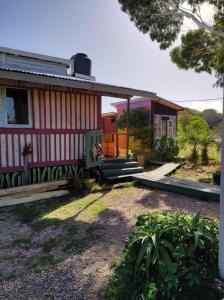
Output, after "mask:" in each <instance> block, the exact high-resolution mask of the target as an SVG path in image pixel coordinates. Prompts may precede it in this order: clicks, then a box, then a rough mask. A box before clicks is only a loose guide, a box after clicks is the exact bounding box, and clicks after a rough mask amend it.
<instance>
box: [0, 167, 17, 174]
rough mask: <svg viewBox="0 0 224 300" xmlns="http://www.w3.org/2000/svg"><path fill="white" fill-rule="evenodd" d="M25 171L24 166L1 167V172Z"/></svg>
mask: <svg viewBox="0 0 224 300" xmlns="http://www.w3.org/2000/svg"><path fill="white" fill-rule="evenodd" d="M12 172H23V167H7V168H5V167H0V173H12Z"/></svg>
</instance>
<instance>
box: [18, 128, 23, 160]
mask: <svg viewBox="0 0 224 300" xmlns="http://www.w3.org/2000/svg"><path fill="white" fill-rule="evenodd" d="M18 142H19V165H20V166H21V164H22V162H21V152H20V149H21V139H20V134H18Z"/></svg>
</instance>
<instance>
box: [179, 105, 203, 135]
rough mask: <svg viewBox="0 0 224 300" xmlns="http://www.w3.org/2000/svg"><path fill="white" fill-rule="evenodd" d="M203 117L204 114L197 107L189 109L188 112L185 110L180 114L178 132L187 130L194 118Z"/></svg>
mask: <svg viewBox="0 0 224 300" xmlns="http://www.w3.org/2000/svg"><path fill="white" fill-rule="evenodd" d="M197 117H199V118H202V117H203V115H202V113H201V112H200V111H198V110H196V109H190V108H189V109H188V110H187V112H184V113H182V114H180V115H179V116H178V124H177V127H178V132H179V133H181V132H182V131H186V129H187V126H188V125H189V124H190V123H191V121H192V120H193V119H194V118H197Z"/></svg>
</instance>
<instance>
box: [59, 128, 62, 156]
mask: <svg viewBox="0 0 224 300" xmlns="http://www.w3.org/2000/svg"><path fill="white" fill-rule="evenodd" d="M61 148H62V147H61V134H60V135H59V159H60V161H62V158H61V154H62V149H61Z"/></svg>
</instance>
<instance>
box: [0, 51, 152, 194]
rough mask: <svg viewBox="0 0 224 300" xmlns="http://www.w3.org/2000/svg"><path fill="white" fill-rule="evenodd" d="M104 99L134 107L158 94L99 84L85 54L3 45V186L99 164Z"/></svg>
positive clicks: (0, 167) (0, 156)
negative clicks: (56, 53) (44, 52)
mask: <svg viewBox="0 0 224 300" xmlns="http://www.w3.org/2000/svg"><path fill="white" fill-rule="evenodd" d="M103 96H107V97H108V96H110V97H113V98H114V97H116V98H118V99H126V101H127V103H128V104H129V103H130V98H131V97H133V96H139V97H155V96H156V94H155V93H152V92H148V91H142V90H136V89H132V88H126V87H121V86H114V85H111V84H104V83H100V82H97V81H96V79H95V77H93V76H92V75H91V61H90V59H89V58H88V57H87V56H86V55H85V54H82V53H81V54H80V53H79V54H76V55H74V56H72V57H71V59H63V58H58V57H52V56H48V55H42V54H36V53H30V52H26V51H20V50H16V49H9V48H5V47H0V188H4V187H12V186H19V185H22V184H27V183H35V182H41V181H46V180H54V179H59V178H63V177H65V176H69V177H71V176H77V174H78V172H79V168H81V167H85V168H91V167H95V166H98V165H99V164H100V163H101V161H100V160H99V159H98V157H97V156H96V155H95V151H93V150H94V149H93V146H94V145H95V144H96V143H101V142H102V125H101V102H102V97H103ZM126 148H127V149H128V144H127V145H126ZM126 152H127V151H126Z"/></svg>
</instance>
